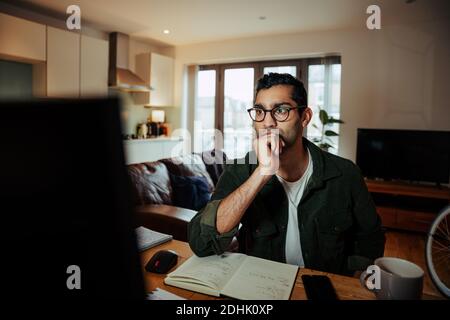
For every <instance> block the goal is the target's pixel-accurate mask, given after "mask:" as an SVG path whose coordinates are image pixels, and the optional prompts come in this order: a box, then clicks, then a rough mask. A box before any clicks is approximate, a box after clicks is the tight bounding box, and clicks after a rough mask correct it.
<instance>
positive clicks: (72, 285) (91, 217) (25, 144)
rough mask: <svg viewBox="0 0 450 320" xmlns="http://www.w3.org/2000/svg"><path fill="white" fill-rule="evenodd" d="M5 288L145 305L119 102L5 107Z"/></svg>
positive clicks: (0, 197) (0, 114)
mask: <svg viewBox="0 0 450 320" xmlns="http://www.w3.org/2000/svg"><path fill="white" fill-rule="evenodd" d="M0 121H1V125H0V214H1V217H2V223H1V224H0V225H1V229H2V230H0V231H1V232H0V234H2V248H3V249H4V250H2V264H3V266H2V268H3V269H4V268H6V270H4V272H3V275H4V280H3V282H2V286H1V288H2V291H3V292H4V294H6V295H7V296H8V295H9V296H10V297H12V296H15V297H24V298H30V299H33V300H34V299H43V298H48V297H56V298H107V299H122V298H126V299H144V298H145V290H144V284H143V278H142V268H141V265H140V258H139V254H138V249H137V243H136V235H135V232H134V228H135V226H136V225H135V223H134V215H133V209H132V205H131V195H130V192H131V191H130V190H131V188H130V187H129V186H130V185H129V184H130V181H129V180H128V175H127V172H126V167H125V161H124V152H123V147H122V140H121V126H120V106H119V101H118V100H117V99H114V98H104V99H86V100H84V99H76V100H70V99H69V100H36V101H27V102H25V101H15V102H5V101H2V102H0Z"/></svg>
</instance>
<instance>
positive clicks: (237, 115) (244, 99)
mask: <svg viewBox="0 0 450 320" xmlns="http://www.w3.org/2000/svg"><path fill="white" fill-rule="evenodd" d="M223 71H224V72H223V79H224V87H223V88H224V89H223V90H224V94H223V133H224V143H223V149H224V151H225V153H226V154H227V156H228V158H230V159H236V158H241V157H244V156H245V154H246V153H247V152H249V151H250V150H251V149H252V138H253V137H252V133H253V129H252V121H251V119H250V117H249V115H248V113H247V109H248V108H250V107H251V106H252V104H253V94H254V92H253V90H254V85H255V68H254V67H243V68H229V69H228V68H225V69H223Z"/></svg>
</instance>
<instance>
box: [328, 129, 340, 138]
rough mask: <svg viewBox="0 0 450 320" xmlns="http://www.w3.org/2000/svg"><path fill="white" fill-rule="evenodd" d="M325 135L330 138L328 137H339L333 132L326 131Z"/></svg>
mask: <svg viewBox="0 0 450 320" xmlns="http://www.w3.org/2000/svg"><path fill="white" fill-rule="evenodd" d="M325 135H326V136H328V137H336V136H338V134H337V133H336V132H334V131H331V130H326V131H325Z"/></svg>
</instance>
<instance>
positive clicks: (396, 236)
mask: <svg viewBox="0 0 450 320" xmlns="http://www.w3.org/2000/svg"><path fill="white" fill-rule="evenodd" d="M425 243H426V236H425V234H421V233H412V232H402V231H392V230H388V231H387V232H386V245H385V249H384V256H386V257H397V258H401V259H405V260H408V261H411V262H413V263H415V264H417V265H418V266H419V267H421V268H422V269H423V270H424V271H425V279H424V293H427V294H434V295H440V293H439V292H438V290H437V289H436V287H435V286H434V284H433V283H432V281H431V279H430V276H429V274H428V269H427V266H426V261H425Z"/></svg>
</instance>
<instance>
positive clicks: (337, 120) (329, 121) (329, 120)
mask: <svg viewBox="0 0 450 320" xmlns="http://www.w3.org/2000/svg"><path fill="white" fill-rule="evenodd" d="M328 123H344V121H342V120H341V119H335V118H333V117H331V118H329V119H328Z"/></svg>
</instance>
